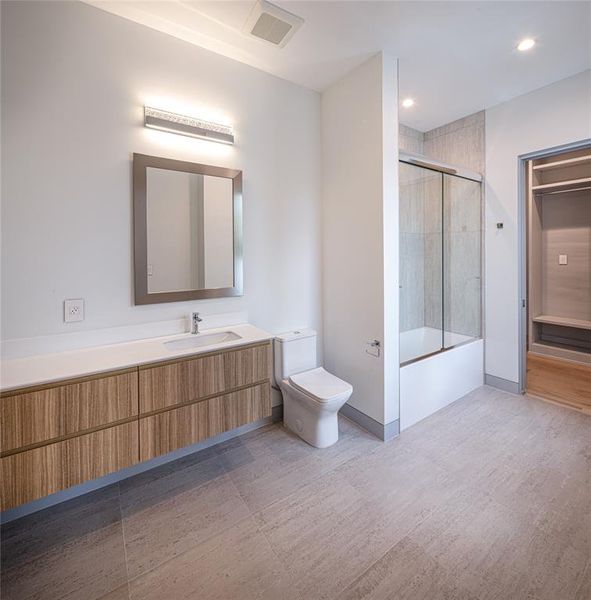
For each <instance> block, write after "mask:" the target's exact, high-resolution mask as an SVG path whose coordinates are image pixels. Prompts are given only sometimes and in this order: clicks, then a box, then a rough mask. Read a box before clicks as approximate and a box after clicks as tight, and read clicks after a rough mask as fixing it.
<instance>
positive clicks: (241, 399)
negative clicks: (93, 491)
mask: <svg viewBox="0 0 591 600" xmlns="http://www.w3.org/2000/svg"><path fill="white" fill-rule="evenodd" d="M269 416H271V386H270V384H269V383H264V384H261V385H256V386H253V387H250V388H246V389H243V390H240V391H237V392H232V393H230V394H225V395H223V396H217V397H216V398H210V399H209V400H202V401H201V402H196V403H195V404H191V405H189V406H182V407H180V408H175V409H172V410H168V411H165V412H162V413H159V414H157V415H153V416H150V417H145V418H141V419H140V460H149V459H150V458H154V457H155V456H160V455H161V454H166V453H167V452H172V451H173V450H176V449H178V448H183V447H184V446H189V445H190V444H194V443H196V442H200V441H202V440H204V439H206V438H209V437H212V436H214V435H218V434H220V433H222V432H224V431H229V430H231V429H235V428H236V427H240V426H241V425H246V424H247V423H252V422H254V421H258V420H259V419H263V418H265V417H269Z"/></svg>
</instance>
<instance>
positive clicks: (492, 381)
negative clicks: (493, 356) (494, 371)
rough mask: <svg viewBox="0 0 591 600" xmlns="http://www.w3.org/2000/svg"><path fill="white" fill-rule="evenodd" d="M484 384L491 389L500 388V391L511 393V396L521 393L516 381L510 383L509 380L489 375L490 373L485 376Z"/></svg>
mask: <svg viewBox="0 0 591 600" xmlns="http://www.w3.org/2000/svg"><path fill="white" fill-rule="evenodd" d="M484 383H485V384H486V385H490V386H491V387H494V388H498V389H499V390H503V391H504V392H510V393H511V394H519V393H521V391H520V389H519V384H518V383H515V381H509V380H508V379H503V378H502V377H496V376H495V375H489V374H488V373H485V375H484Z"/></svg>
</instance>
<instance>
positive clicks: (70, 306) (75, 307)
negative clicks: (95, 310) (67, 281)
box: [64, 298, 84, 323]
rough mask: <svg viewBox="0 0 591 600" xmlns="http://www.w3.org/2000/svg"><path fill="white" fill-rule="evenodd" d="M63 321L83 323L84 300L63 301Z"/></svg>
mask: <svg viewBox="0 0 591 600" xmlns="http://www.w3.org/2000/svg"><path fill="white" fill-rule="evenodd" d="M64 321H65V322H66V323H75V322H76V321H84V298H75V299H73V300H64Z"/></svg>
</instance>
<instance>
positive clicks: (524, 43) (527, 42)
mask: <svg viewBox="0 0 591 600" xmlns="http://www.w3.org/2000/svg"><path fill="white" fill-rule="evenodd" d="M535 45H536V40H533V39H532V38H525V39H524V40H521V41H520V42H519V44H517V50H520V51H521V52H526V51H527V50H531V49H532V48H533V47H534V46H535Z"/></svg>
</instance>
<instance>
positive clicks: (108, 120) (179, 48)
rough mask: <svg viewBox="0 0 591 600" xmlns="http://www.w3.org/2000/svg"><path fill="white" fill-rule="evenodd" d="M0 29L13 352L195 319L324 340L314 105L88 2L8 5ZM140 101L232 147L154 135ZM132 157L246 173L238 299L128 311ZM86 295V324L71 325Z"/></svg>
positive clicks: (280, 84) (8, 331)
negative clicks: (320, 332)
mask: <svg viewBox="0 0 591 600" xmlns="http://www.w3.org/2000/svg"><path fill="white" fill-rule="evenodd" d="M1 21H2V36H1V37H2V98H1V103H2V107H1V110H2V337H3V339H4V340H7V339H15V338H24V337H29V336H42V335H45V336H47V335H54V334H60V333H63V332H75V331H88V330H93V329H97V328H107V327H114V326H128V325H133V324H139V323H147V322H156V321H164V320H169V319H170V320H173V319H179V318H180V317H183V316H185V315H186V314H187V313H188V312H190V311H191V310H194V309H197V310H200V311H202V312H203V313H204V316H205V323H207V319H208V315H213V314H214V313H221V312H226V311H231V312H241V311H244V312H247V313H248V316H249V320H250V321H251V322H252V323H254V324H256V325H258V326H260V327H263V328H265V329H268V330H270V331H279V330H285V329H289V328H294V327H306V326H311V327H315V328H318V329H319V328H320V324H321V321H320V317H321V310H320V303H321V290H320V283H321V280H320V261H319V260H318V257H319V256H320V97H319V95H318V94H317V93H315V92H312V91H309V90H306V89H303V88H301V87H298V86H296V85H293V84H291V83H288V82H286V81H283V80H281V79H278V78H276V77H273V76H270V75H268V74H265V73H263V72H261V71H258V70H256V69H253V68H250V67H248V66H245V65H244V64H241V63H238V62H235V61H232V60H229V59H227V58H224V57H221V56H218V55H216V54H213V53H210V52H208V51H205V50H202V49H200V48H197V47H195V46H193V45H190V44H188V43H185V42H182V41H180V40H177V39H175V38H172V37H170V36H167V35H165V34H162V33H159V32H156V31H154V30H151V29H148V28H146V27H143V26H141V25H137V24H135V23H132V22H130V21H128V20H125V19H122V18H119V17H116V16H114V15H111V14H108V13H106V12H104V11H101V10H98V9H96V8H93V7H91V6H88V5H85V4H82V3H78V2H14V3H12V2H3V3H2V18H1ZM144 104H152V105H156V106H157V107H160V108H168V109H170V110H173V111H174V110H176V111H180V110H181V109H183V108H190V109H193V110H194V111H195V112H196V114H197V116H203V117H205V118H211V119H212V120H214V119H218V120H220V119H226V118H227V120H228V121H229V122H231V123H232V124H233V125H234V128H235V132H236V144H235V146H233V147H230V146H225V145H221V144H215V143H211V142H206V141H200V140H195V139H191V138H186V137H182V136H177V135H173V134H167V133H163V132H158V131H153V130H148V129H146V128H144V127H143V125H142V122H143V121H142V119H143V106H144ZM132 152H139V153H144V154H152V155H156V156H162V157H167V158H175V159H179V160H187V161H193V162H199V163H205V164H213V165H219V166H223V167H229V168H235V169H242V170H243V176H244V180H243V194H244V294H245V295H244V297H243V298H230V299H224V300H217V301H201V302H193V303H170V304H162V305H153V306H141V307H136V306H134V305H133V288H132V281H133V263H132V225H131V211H132V202H131V189H132V186H131V155H132ZM77 297H83V298H85V299H86V320H85V321H84V322H82V323H77V324H64V323H63V321H62V302H63V300H64V299H65V298H77ZM33 346H34V344H33Z"/></svg>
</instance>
